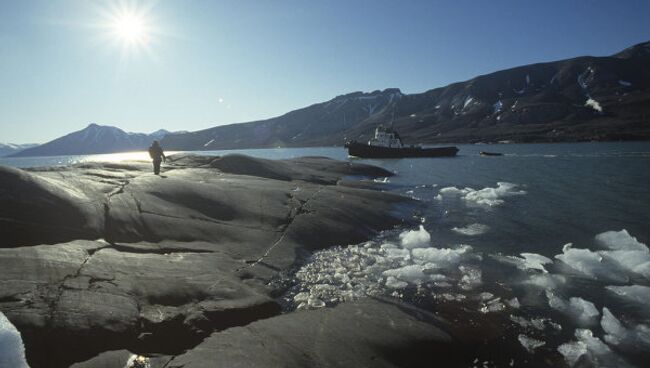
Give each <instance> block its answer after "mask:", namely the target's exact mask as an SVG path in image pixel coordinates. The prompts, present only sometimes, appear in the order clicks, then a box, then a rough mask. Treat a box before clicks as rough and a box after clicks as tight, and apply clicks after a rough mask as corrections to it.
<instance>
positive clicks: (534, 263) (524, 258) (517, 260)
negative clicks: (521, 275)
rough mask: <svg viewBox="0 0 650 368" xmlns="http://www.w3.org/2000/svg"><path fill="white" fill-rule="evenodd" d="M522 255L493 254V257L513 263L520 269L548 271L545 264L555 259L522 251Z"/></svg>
mask: <svg viewBox="0 0 650 368" xmlns="http://www.w3.org/2000/svg"><path fill="white" fill-rule="evenodd" d="M520 255H521V257H517V256H493V257H492V258H494V259H496V260H498V261H501V262H504V263H508V264H512V265H514V266H515V267H517V268H518V269H520V270H524V271H526V270H537V271H542V272H543V273H547V272H548V271H546V268H544V265H545V264H549V263H553V260H552V259H550V258H548V257H545V256H543V255H541V254H537V253H521V254H520Z"/></svg>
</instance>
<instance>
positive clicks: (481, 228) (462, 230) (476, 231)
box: [451, 223, 490, 236]
mask: <svg viewBox="0 0 650 368" xmlns="http://www.w3.org/2000/svg"><path fill="white" fill-rule="evenodd" d="M489 229H490V227H489V226H487V225H483V224H478V223H474V224H469V225H467V226H465V227H454V228H453V229H451V230H452V231H454V232H456V233H458V234H462V235H466V236H476V235H481V234H485V233H486V232H487V231H488V230H489Z"/></svg>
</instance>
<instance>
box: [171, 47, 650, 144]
mask: <svg viewBox="0 0 650 368" xmlns="http://www.w3.org/2000/svg"><path fill="white" fill-rule="evenodd" d="M391 121H393V124H394V126H395V128H396V129H397V130H398V131H399V132H400V135H401V136H402V138H403V140H404V141H405V142H407V143H440V142H459V143H461V142H496V141H502V140H510V141H515V142H559V141H584V140H637V139H641V140H643V139H650V42H646V43H642V44H638V45H635V46H632V47H630V48H627V49H625V50H623V51H621V52H619V53H617V54H614V55H612V56H605V57H593V56H583V57H577V58H573V59H566V60H560V61H554V62H547V63H539V64H531V65H525V66H520V67H516V68H512V69H508V70H502V71H498V72H494V73H491V74H486V75H481V76H478V77H475V78H473V79H470V80H468V81H464V82H459V83H454V84H450V85H448V86H446V87H441V88H436V89H432V90H429V91H426V92H424V93H417V94H402V93H401V92H400V90H399V89H394V88H391V89H386V90H384V91H375V92H372V93H362V92H354V93H350V94H346V95H342V96H338V97H335V98H334V99H332V100H330V101H327V102H323V103H317V104H314V105H311V106H308V107H305V108H302V109H299V110H295V111H291V112H289V113H286V114H284V115H282V116H279V117H275V118H271V119H267V120H260V121H254V122H249V123H240V124H231V125H225V126H218V127H214V128H210V129H206V130H202V131H197V132H190V133H182V134H169V135H167V136H166V137H165V138H164V139H163V141H162V144H163V146H164V147H165V148H166V149H171V150H210V149H212V150H214V149H232V148H255V147H277V146H288V147H291V146H293V147H297V146H319V145H324V146H326V145H341V144H343V142H344V140H345V139H358V140H367V139H368V138H369V137H370V136H371V135H372V133H373V131H374V129H375V128H376V126H377V125H378V124H380V123H383V124H390V123H391Z"/></svg>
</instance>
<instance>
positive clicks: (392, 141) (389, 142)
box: [368, 125, 404, 148]
mask: <svg viewBox="0 0 650 368" xmlns="http://www.w3.org/2000/svg"><path fill="white" fill-rule="evenodd" d="M368 145H369V146H379V147H388V148H402V147H404V145H403V144H402V139H401V138H400V137H399V134H398V133H397V132H396V131H394V130H392V129H388V128H384V126H383V125H379V126H378V127H377V129H375V136H374V137H373V138H371V139H370V140H369V141H368Z"/></svg>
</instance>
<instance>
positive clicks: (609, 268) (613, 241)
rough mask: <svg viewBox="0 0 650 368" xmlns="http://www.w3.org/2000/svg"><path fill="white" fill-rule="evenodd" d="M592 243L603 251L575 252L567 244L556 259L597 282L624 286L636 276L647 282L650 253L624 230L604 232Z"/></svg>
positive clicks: (649, 273)
mask: <svg viewBox="0 0 650 368" xmlns="http://www.w3.org/2000/svg"><path fill="white" fill-rule="evenodd" d="M595 239H596V243H597V244H598V245H599V246H601V247H603V248H605V250H599V251H592V250H590V249H578V248H573V246H572V245H571V244H567V245H565V246H564V248H563V249H562V254H559V255H556V256H555V258H557V259H559V260H560V261H562V262H563V263H564V264H566V265H567V266H569V267H570V268H572V269H574V270H575V271H577V272H579V273H582V274H583V275H585V276H587V277H589V278H592V279H596V280H601V281H605V282H613V283H626V282H628V281H629V280H630V278H631V277H639V276H641V277H644V278H645V279H647V280H650V251H649V250H648V247H647V246H645V244H643V243H640V242H639V241H638V240H637V239H636V238H634V237H632V236H631V235H630V234H629V233H628V232H627V231H626V230H625V229H623V230H621V231H608V232H604V233H601V234H598V235H596V238H595Z"/></svg>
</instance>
